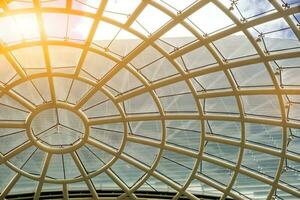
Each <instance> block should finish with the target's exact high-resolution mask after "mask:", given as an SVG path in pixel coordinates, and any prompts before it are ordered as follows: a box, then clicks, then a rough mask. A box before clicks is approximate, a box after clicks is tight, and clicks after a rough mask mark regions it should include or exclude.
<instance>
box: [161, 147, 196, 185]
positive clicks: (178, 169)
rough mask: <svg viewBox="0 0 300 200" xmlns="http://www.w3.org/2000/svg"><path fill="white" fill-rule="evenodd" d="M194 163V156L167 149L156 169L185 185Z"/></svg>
mask: <svg viewBox="0 0 300 200" xmlns="http://www.w3.org/2000/svg"><path fill="white" fill-rule="evenodd" d="M193 165H194V159H193V158H190V157H188V156H184V155H182V154H177V153H174V152H170V151H165V152H164V154H163V156H162V158H161V160H160V161H159V164H158V166H157V168H156V170H157V171H158V172H160V173H162V174H164V175H165V176H166V177H168V178H170V179H172V180H173V181H175V182H176V183H178V184H181V185H183V184H184V183H185V181H186V180H187V178H188V177H189V175H190V173H191V171H192V168H191V167H192V166H193Z"/></svg>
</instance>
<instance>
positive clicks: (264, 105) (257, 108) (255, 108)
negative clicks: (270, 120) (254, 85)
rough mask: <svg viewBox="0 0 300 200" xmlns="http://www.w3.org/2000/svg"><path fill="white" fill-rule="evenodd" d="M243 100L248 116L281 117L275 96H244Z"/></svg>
mask: <svg viewBox="0 0 300 200" xmlns="http://www.w3.org/2000/svg"><path fill="white" fill-rule="evenodd" d="M242 100H243V103H244V108H245V113H246V114H253V115H261V116H267V117H268V116H270V117H280V106H279V103H278V99H277V97H276V96H274V95H269V96H267V95H253V96H242Z"/></svg>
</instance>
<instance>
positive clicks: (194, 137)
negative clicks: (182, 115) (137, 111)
mask: <svg viewBox="0 0 300 200" xmlns="http://www.w3.org/2000/svg"><path fill="white" fill-rule="evenodd" d="M166 128H167V142H168V143H170V144H174V145H178V146H180V147H184V148H187V149H193V150H198V149H199V145H200V138H201V136H200V135H201V132H200V130H201V126H200V123H199V121H194V120H190V121H179V120H176V121H167V124H166Z"/></svg>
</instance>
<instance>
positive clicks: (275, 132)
mask: <svg viewBox="0 0 300 200" xmlns="http://www.w3.org/2000/svg"><path fill="white" fill-rule="evenodd" d="M245 128H246V139H247V140H248V141H251V142H255V143H260V144H264V145H268V146H271V147H276V148H280V147H281V146H282V144H281V138H282V128H281V127H278V126H270V125H263V124H251V123H246V124H245Z"/></svg>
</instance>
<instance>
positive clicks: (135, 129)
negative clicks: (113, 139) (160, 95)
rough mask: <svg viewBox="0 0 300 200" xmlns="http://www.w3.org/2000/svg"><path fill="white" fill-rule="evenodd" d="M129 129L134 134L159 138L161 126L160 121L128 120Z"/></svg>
mask: <svg viewBox="0 0 300 200" xmlns="http://www.w3.org/2000/svg"><path fill="white" fill-rule="evenodd" d="M129 128H130V129H129V130H130V132H131V133H132V134H134V135H139V136H143V137H147V138H152V139H156V140H160V139H161V137H162V127H161V122H160V121H138V122H130V123H129Z"/></svg>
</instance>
